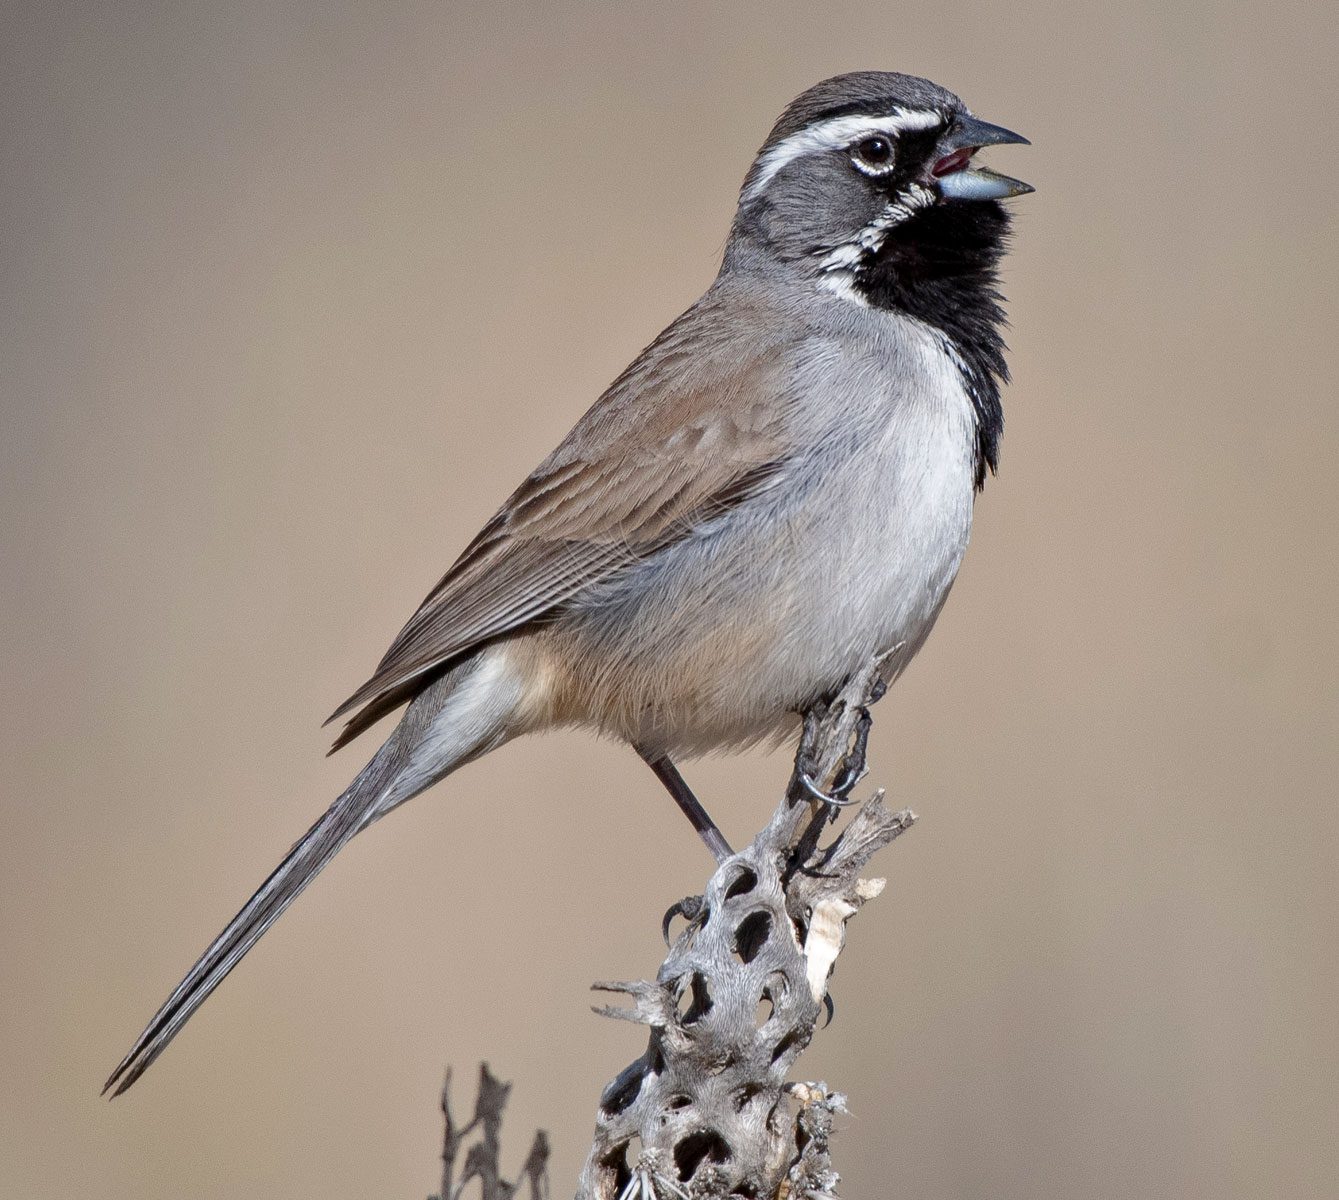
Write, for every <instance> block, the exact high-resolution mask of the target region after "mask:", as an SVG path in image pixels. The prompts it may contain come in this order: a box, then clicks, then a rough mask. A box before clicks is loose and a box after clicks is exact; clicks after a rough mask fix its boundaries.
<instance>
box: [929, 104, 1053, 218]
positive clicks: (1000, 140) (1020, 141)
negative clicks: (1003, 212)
mask: <svg viewBox="0 0 1339 1200" xmlns="http://www.w3.org/2000/svg"><path fill="white" fill-rule="evenodd" d="M1008 145H1020V146H1030V145H1032V143H1031V142H1029V141H1028V140H1027V138H1025V137H1024V136H1023V135H1022V134H1021V133H1014V131H1013V130H1012V129H1005V128H1004V126H1003V125H992V124H991V123H990V122H989V121H982V120H980V119H978V118H977V117H974V116H972V115H971V113H962V114H960V115H959V116H957V117H955V118H954V119H953V124H952V125H951V126H950V127H949V130H948V132H947V133H945V134H944V136H943V137H941V138H940V139H939V144H938V146H936V147H935V152H936V158H935V164H934V167H933V168H932V169H931V174H932V175H933V176H934V182H935V183H936V184H937V185H938V187H939V194H940V196H942V197H943V198H944V199H946V200H1003V199H1006V198H1007V197H1009V196H1025V195H1027V193H1028V192H1030V191H1033V190H1034V189H1033V187H1032V185H1031V184H1030V183H1024V182H1023V181H1022V180H1021V179H1011V178H1010V177H1009V176H1008V175H1001V174H1000V173H999V172H998V171H992V170H990V169H989V168H988V167H974V166H972V163H971V158H972V155H973V154H974V153H975V152H976V151H977V150H980V149H981V148H982V147H983V146H1008Z"/></svg>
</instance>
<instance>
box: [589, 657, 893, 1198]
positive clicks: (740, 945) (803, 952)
mask: <svg viewBox="0 0 1339 1200" xmlns="http://www.w3.org/2000/svg"><path fill="white" fill-rule="evenodd" d="M880 667H881V664H880V663H872V664H870V667H869V668H868V670H866V671H864V672H862V673H861V674H860V675H859V676H858V677H857V678H855V679H853V680H851V682H850V684H849V685H848V686H847V687H846V688H845V689H844V690H843V692H842V694H841V695H840V696H838V697H837V698H836V699H835V700H833V701H832V702H831V703H829V704H825V705H821V706H819V707H817V708H815V709H813V710H812V711H810V712H809V713H807V714H806V715H805V720H804V735H803V737H802V739H801V743H800V749H799V753H798V754H797V755H796V760H795V772H794V774H793V775H792V777H791V781H790V784H789V786H788V787H787V790H786V795H785V796H784V798H783V799H782V801H781V803H780V804H779V805H778V807H777V809H776V812H775V813H774V814H773V816H772V819H771V821H770V822H769V824H768V826H767V828H766V829H764V830H763V831H762V833H760V834H759V835H758V836H757V837H756V838H754V840H753V842H752V843H751V844H750V845H749V846H748V847H747V848H746V849H745V850H743V851H742V852H740V853H739V854H735V855H733V856H731V857H730V858H728V859H726V861H725V862H723V863H722V864H721V865H720V867H719V868H718V869H717V871H716V873H715V875H713V876H712V878H711V880H710V882H709V883H708V884H707V889H706V891H705V892H704V894H703V895H701V896H693V897H689V898H688V899H686V900H683V901H680V902H679V904H677V905H675V907H674V908H673V909H672V910H671V912H670V914H669V915H668V916H667V918H666V929H667V930H668V927H669V922H670V921H671V920H672V919H673V918H674V917H676V916H677V917H682V918H683V919H684V920H685V921H686V922H687V924H686V927H685V928H684V929H683V930H682V931H681V932H680V933H679V935H678V937H677V938H676V939H675V940H674V943H673V945H672V947H671V949H670V953H669V955H668V957H667V958H666V959H665V961H664V963H663V964H662V966H661V968H660V971H659V973H658V974H657V976H656V980H655V982H654V983H651V982H639V983H601V984H596V985H595V986H596V987H597V989H599V990H602V991H607V992H612V993H615V994H619V995H623V996H627V997H630V998H631V1000H632V1003H631V1005H630V1006H628V1007H621V1006H610V1007H604V1008H597V1009H596V1010H595V1011H596V1012H599V1013H602V1014H604V1015H606V1016H612V1017H618V1018H621V1019H623V1020H629V1021H635V1022H637V1023H639V1024H642V1025H647V1026H649V1027H650V1030H651V1035H650V1039H649V1042H648V1045H647V1048H646V1052H645V1053H644V1054H643V1055H642V1056H641V1057H640V1058H639V1059H637V1061H636V1062H633V1063H631V1064H630V1065H629V1066H628V1067H626V1068H625V1069H624V1070H623V1071H622V1072H621V1073H620V1074H619V1075H618V1077H617V1078H616V1079H614V1080H613V1082H612V1083H610V1084H609V1085H608V1087H606V1088H605V1091H604V1094H603V1096H601V1098H600V1106H599V1113H598V1116H597V1120H596V1128H595V1138H594V1142H593V1144H592V1147H591V1151H590V1154H589V1157H588V1158H587V1160H586V1165H585V1168H584V1169H583V1171H582V1174H581V1180H580V1184H579V1186H578V1189H577V1196H578V1200H671V1198H677V1200H688V1198H690V1197H691V1198H694V1200H696V1198H697V1197H717V1196H721V1197H724V1196H727V1195H734V1196H739V1197H754V1198H757V1200H771V1198H773V1197H778V1198H782V1200H784V1197H787V1196H790V1197H801V1196H807V1197H810V1198H811V1200H831V1198H832V1197H833V1196H834V1191H835V1188H836V1185H837V1174H836V1172H835V1171H834V1170H833V1168H832V1163H831V1159H830V1157H829V1153H828V1136H829V1133H830V1132H831V1128H832V1117H833V1114H834V1113H837V1112H843V1111H845V1109H844V1098H843V1097H842V1096H841V1095H840V1094H837V1093H832V1092H829V1091H828V1089H827V1087H826V1085H825V1084H791V1083H788V1082H787V1081H786V1076H787V1074H788V1072H789V1070H790V1068H791V1067H792V1065H793V1064H794V1062H795V1060H796V1059H797V1058H798V1057H799V1056H800V1054H801V1053H802V1052H803V1050H804V1049H805V1047H806V1046H808V1044H809V1041H810V1039H811V1038H812V1037H813V1034H814V1030H815V1028H816V1026H817V1022H818V1020H819V1018H820V1017H821V1016H822V1014H823V1011H824V1008H825V1006H829V1005H830V1001H829V1000H828V995H827V986H828V979H829V976H830V975H831V973H832V969H833V966H834V964H835V963H836V960H837V956H838V955H839V954H840V953H841V950H842V946H843V944H844V942H845V937H846V922H847V920H848V919H849V918H850V917H851V916H852V915H853V914H854V913H855V912H856V911H857V910H858V909H859V908H860V907H861V905H863V904H864V903H865V901H867V900H870V899H872V898H873V897H875V896H877V895H878V894H879V893H880V892H881V891H882V890H883V882H884V881H883V880H881V879H868V880H866V879H861V878H860V877H859V872H860V870H861V869H862V868H863V867H864V866H865V864H866V863H867V862H868V861H869V859H870V858H871V857H872V856H873V855H874V854H875V853H876V852H877V851H878V850H880V849H881V848H882V847H884V846H886V845H887V844H888V843H889V842H891V841H892V840H893V839H894V838H895V837H897V836H898V835H899V834H901V833H902V832H904V831H905V830H906V829H908V828H909V827H910V825H911V823H912V822H913V821H914V820H915V816H914V814H912V813H911V812H909V811H908V812H900V813H892V812H889V811H888V809H887V808H885V807H884V804H883V797H882V793H876V794H875V795H874V796H873V797H871V798H870V799H869V800H867V801H866V802H865V803H864V804H863V805H861V806H860V807H859V808H858V809H857V811H856V812H855V815H854V816H853V817H852V819H851V821H850V822H849V823H848V824H847V825H846V827H845V828H844V829H843V830H842V831H841V833H840V834H838V836H837V837H836V838H835V839H834V840H833V841H832V842H831V843H830V844H828V845H826V846H825V845H822V844H821V843H822V834H823V830H824V828H825V826H826V825H827V824H828V822H829V821H830V820H831V819H832V818H833V817H834V816H835V815H836V811H837V809H836V806H835V805H833V804H828V803H826V802H824V801H823V800H821V799H819V797H823V796H826V797H830V798H832V799H833V800H835V801H837V802H839V803H842V804H844V803H845V802H846V801H847V800H848V797H849V794H850V792H851V790H852V789H853V788H854V787H855V785H856V784H857V783H858V782H859V780H860V778H861V777H862V776H863V775H864V770H865V766H864V759H865V741H866V738H867V736H868V732H869V711H868V706H869V705H870V704H872V703H873V702H874V701H875V700H877V699H878V698H879V696H880V695H882V693H883V684H882V680H881V672H880Z"/></svg>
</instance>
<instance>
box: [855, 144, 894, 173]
mask: <svg viewBox="0 0 1339 1200" xmlns="http://www.w3.org/2000/svg"><path fill="white" fill-rule="evenodd" d="M851 161H852V162H853V163H855V165H856V167H857V168H858V169H860V170H861V171H863V172H864V173H865V174H866V175H886V174H887V173H888V172H889V171H891V170H892V169H893V143H892V139H891V138H886V137H884V136H883V135H882V134H875V135H874V136H873V137H867V138H862V139H861V140H860V141H858V142H857V143H856V144H855V145H854V146H853V147H851Z"/></svg>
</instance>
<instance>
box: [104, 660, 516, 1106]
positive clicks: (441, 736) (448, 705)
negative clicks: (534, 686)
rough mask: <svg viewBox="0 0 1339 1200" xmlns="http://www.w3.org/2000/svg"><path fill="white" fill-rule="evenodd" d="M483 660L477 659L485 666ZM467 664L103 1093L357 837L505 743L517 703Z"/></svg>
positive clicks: (132, 1070) (335, 811)
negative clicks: (351, 840)
mask: <svg viewBox="0 0 1339 1200" xmlns="http://www.w3.org/2000/svg"><path fill="white" fill-rule="evenodd" d="M486 657H487V656H486V655H481V656H480V659H486ZM480 659H476V660H474V661H473V662H470V663H467V664H464V665H462V667H461V668H459V669H458V670H457V671H453V672H451V673H450V675H448V676H447V677H446V678H443V679H441V680H439V681H437V682H436V683H434V684H433V685H432V686H431V687H429V688H428V689H427V690H426V691H425V692H424V693H423V694H422V695H420V696H419V697H418V698H417V699H416V700H415V701H414V703H413V704H411V705H410V708H409V710H408V711H407V712H406V713H405V716H404V718H403V719H402V720H401V722H400V724H399V726H397V728H396V729H395V731H394V733H392V734H391V736H390V738H389V739H388V740H387V742H386V744H385V745H384V746H382V748H381V749H380V750H379V751H378V752H377V754H376V755H375V756H374V757H373V759H372V761H371V762H369V763H368V764H367V766H366V767H364V768H363V769H362V771H361V772H359V774H358V777H357V778H356V779H355V780H354V781H353V782H352V783H351V784H350V785H349V787H348V788H347V789H346V790H345V792H344V793H343V795H341V796H340V797H339V799H338V800H336V801H335V802H334V804H332V805H331V806H330V807H329V808H328V809H327V810H326V812H325V814H324V815H323V816H322V817H321V819H320V820H319V821H317V822H316V824H315V825H313V826H312V827H311V828H310V829H309V830H308V831H307V833H306V834H305V835H304V836H303V837H302V839H301V840H300V841H299V842H297V844H296V845H294V847H293V848H292V849H291V850H290V851H289V852H288V854H287V856H286V857H285V858H284V860H283V862H281V863H280V864H279V865H278V866H277V867H276V868H275V869H274V871H273V872H272V873H271V874H270V877H269V878H268V879H267V880H265V882H264V883H263V884H261V885H260V887H259V889H257V891H256V894H255V895H254V896H252V897H251V899H250V900H248V901H247V902H246V905H245V906H244V907H243V908H242V910H241V912H239V913H238V914H237V915H236V916H235V917H233V919H232V920H231V921H229V922H228V925H227V928H225V929H224V930H223V932H222V933H220V934H219V935H218V937H216V938H215V939H214V941H213V943H212V944H211V945H210V947H209V949H207V950H206V951H205V952H204V954H202V955H201V956H200V958H199V961H197V962H196V964H195V966H193V967H192V968H191V969H190V971H189V973H188V974H187V975H186V978H185V979H183V980H182V981H181V982H180V983H179V984H178V985H177V987H176V989H175V990H174V991H173V993H172V994H171V995H170V996H169V997H168V998H167V1000H166V1001H165V1002H164V1003H163V1006H162V1007H161V1008H160V1009H159V1010H158V1012H157V1013H155V1014H154V1018H153V1020H152V1021H150V1022H149V1024H148V1026H147V1028H146V1029H145V1030H144V1032H143V1033H141V1034H140V1035H139V1039H138V1040H137V1041H136V1042H135V1044H134V1046H133V1047H131V1050H130V1053H129V1054H127V1055H126V1056H125V1058H123V1059H122V1060H121V1062H120V1065H119V1066H118V1067H117V1068H116V1070H115V1071H113V1072H112V1073H111V1076H110V1077H109V1078H108V1080H107V1082H106V1083H105V1084H104V1085H103V1088H102V1091H103V1094H104V1095H105V1094H106V1093H107V1091H109V1090H111V1091H112V1095H113V1096H119V1095H120V1094H121V1093H122V1092H124V1091H125V1090H126V1089H127V1088H128V1087H130V1086H131V1084H133V1083H134V1082H135V1080H137V1079H138V1078H139V1077H140V1076H141V1075H143V1074H144V1072H145V1071H146V1070H148V1068H149V1067H150V1066H151V1065H152V1063H153V1061H154V1060H155V1059H156V1058H157V1057H158V1056H159V1055H160V1054H162V1052H163V1051H164V1050H165V1049H166V1048H167V1044H168V1043H169V1042H170V1041H171V1040H172V1039H173V1038H174V1037H176V1036H177V1034H178V1032H180V1030H181V1027H182V1026H183V1025H185V1024H186V1022H187V1021H188V1020H190V1018H191V1016H192V1014H194V1012H195V1010H196V1009H198V1008H199V1007H200V1005H202V1004H203V1003H204V1002H205V1001H206V1000H207V999H208V998H209V995H210V993H211V992H213V990H214V989H215V988H216V987H218V985H219V984H220V983H222V982H223V980H224V979H225V978H226V977H227V975H228V972H229V971H231V970H232V969H233V967H235V966H236V965H237V964H238V963H239V962H241V960H242V957H243V956H244V955H245V954H246V952H247V951H248V950H250V949H251V947H252V946H254V945H255V944H256V942H257V941H259V939H260V937H261V935H262V934H263V933H264V932H265V931H266V930H267V929H269V927H270V926H271V925H273V924H274V922H275V921H277V920H278V919H279V917H280V915H281V914H282V913H283V911H284V910H285V909H286V908H287V907H288V906H289V905H290V904H292V903H293V901H294V900H296V899H297V897H298V895H299V893H301V891H302V890H303V888H305V887H306V886H307V885H308V884H309V883H310V882H311V881H312V880H313V879H315V878H316V876H317V874H318V873H319V872H320V871H321V869H322V868H323V867H325V866H326V864H327V863H329V862H330V860H331V859H332V858H334V857H335V855H336V854H338V853H339V851H340V850H341V849H342V848H343V847H344V846H345V844H347V843H348V842H349V840H350V839H352V838H353V836H354V835H355V834H357V833H359V832H360V831H361V830H363V829H366V828H367V827H368V826H369V825H370V824H372V823H373V822H374V821H375V820H377V818H379V817H381V816H384V815H385V814H386V813H387V812H389V811H390V810H391V809H392V808H394V807H396V806H398V805H399V804H402V803H403V802H404V801H406V800H408V799H409V798H410V797H411V796H413V795H416V794H417V793H418V792H420V791H422V790H423V789H424V788H426V787H428V786H429V785H431V784H432V783H435V782H436V781H437V780H439V779H441V778H442V777H443V776H444V775H446V774H448V773H449V772H451V771H453V770H455V769H456V768H457V767H459V766H461V765H462V764H463V763H465V762H467V761H469V760H470V759H472V758H476V757H478V755H479V754H482V753H484V752H485V751H487V750H490V749H492V748H493V747H494V746H496V745H499V744H500V743H501V742H502V741H505V740H506V738H507V737H508V736H509V731H508V729H507V726H506V723H507V718H508V716H509V715H510V711H511V709H512V708H513V707H514V701H515V696H514V694H508V689H507V688H505V687H503V688H501V689H499V688H497V687H496V686H490V685H494V684H495V683H496V681H497V680H496V676H497V671H496V664H495V663H492V664H490V663H488V662H486V661H480Z"/></svg>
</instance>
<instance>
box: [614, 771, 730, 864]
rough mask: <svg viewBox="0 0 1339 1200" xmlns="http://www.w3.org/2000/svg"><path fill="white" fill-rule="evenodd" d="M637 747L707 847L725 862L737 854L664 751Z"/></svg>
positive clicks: (719, 859) (720, 860)
mask: <svg viewBox="0 0 1339 1200" xmlns="http://www.w3.org/2000/svg"><path fill="white" fill-rule="evenodd" d="M635 749H636V751H637V753H638V754H639V755H640V756H641V759H642V762H644V763H645V764H646V765H647V766H648V767H650V768H651V770H653V771H654V772H655V773H656V778H657V779H659V780H660V782H661V783H663V784H664V785H665V790H666V791H667V792H669V794H670V795H671V796H673V797H674V802H675V803H676V804H677V805H678V806H679V807H680V808H681V809H683V813H684V816H686V817H687V818H688V820H689V821H690V822H691V823H692V826H693V828H694V829H696V830H697V832H698V836H699V837H701V839H702V840H703V841H704V842H706V843H707V849H708V850H710V851H711V852H712V854H714V855H715V856H716V861H717V862H718V863H722V862H724V861H725V860H726V859H727V858H729V857H730V856H731V855H732V854H733V853H734V851H733V850H731V849H730V843H729V842H727V841H726V840H725V835H724V834H722V833H721V831H720V830H719V829H717V828H716V822H715V821H713V820H712V819H711V817H710V816H709V815H708V813H707V810H706V809H705V808H703V807H702V804H701V801H699V800H698V798H697V797H696V796H694V795H693V789H692V788H690V787H689V786H688V783H687V781H686V780H685V779H684V777H683V776H682V775H680V774H679V768H678V767H676V766H675V765H674V764H673V763H672V762H670V760H669V758H668V757H667V756H666V755H664V754H650V753H648V752H647V751H645V750H643V749H642V748H641V747H640V746H637V747H635Z"/></svg>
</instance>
